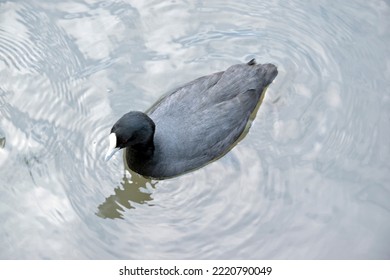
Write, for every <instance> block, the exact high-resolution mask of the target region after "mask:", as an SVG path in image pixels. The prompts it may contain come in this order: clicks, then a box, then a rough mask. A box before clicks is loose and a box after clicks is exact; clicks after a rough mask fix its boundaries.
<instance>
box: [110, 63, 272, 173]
mask: <svg viewBox="0 0 390 280" xmlns="http://www.w3.org/2000/svg"><path fill="white" fill-rule="evenodd" d="M277 73H278V72H277V69H276V67H275V66H274V65H272V64H256V62H255V61H254V60H251V61H250V62H248V63H246V64H237V65H233V66H231V67H229V68H228V69H227V70H226V71H224V72H218V73H214V74H211V75H208V76H204V77H201V78H198V79H196V80H194V81H192V82H189V83H187V84H185V85H183V86H181V87H179V88H177V89H176V90H174V91H173V92H171V93H170V94H168V95H167V96H165V97H163V98H162V99H161V100H160V101H158V102H157V103H156V104H155V105H153V106H152V107H151V108H150V109H149V110H148V111H147V112H146V115H145V114H144V113H141V112H130V113H128V114H126V115H127V116H126V115H125V116H124V117H122V118H121V119H120V120H119V121H118V122H117V123H116V124H115V125H114V127H113V129H112V130H111V132H112V133H115V134H116V137H117V139H118V142H120V141H122V142H124V143H123V145H124V146H126V148H127V149H126V150H127V151H126V160H127V163H128V165H129V167H130V169H132V170H134V171H135V172H137V173H139V174H141V175H144V176H147V177H153V178H167V177H173V176H176V175H180V174H182V173H185V172H188V171H190V170H194V169H196V168H199V167H201V166H203V165H205V164H207V163H209V162H210V161H212V160H214V159H216V158H218V157H220V156H222V155H223V154H224V153H226V152H227V151H228V150H229V148H231V146H232V144H234V143H235V142H236V141H237V139H238V138H239V137H240V135H241V134H242V132H243V130H244V128H245V126H246V124H247V122H248V120H249V117H250V115H251V113H252V112H253V111H254V109H255V108H256V105H257V104H258V102H259V101H260V99H261V95H262V94H263V93H264V90H265V88H266V87H267V86H268V85H269V84H270V83H271V82H272V81H273V80H274V78H275V77H276V75H277ZM133 122H136V124H132V123H133ZM152 123H154V125H153V124H152ZM144 126H147V127H149V128H147V129H145V131H146V132H145V131H144V132H143V133H140V132H137V131H138V130H142V129H144ZM126 127H127V128H126ZM126 129H127V130H133V132H132V133H128V131H127V132H126V133H125V134H126V135H125V136H124V137H122V138H124V139H120V138H121V135H120V134H123V133H122V132H121V131H126ZM153 129H154V130H155V131H154V135H153ZM148 132H149V133H148ZM141 134H150V135H147V136H139V137H138V138H139V140H140V138H143V140H142V141H141V140H140V141H133V140H131V141H128V139H131V138H132V137H133V138H134V137H135V138H137V137H136V136H137V135H141ZM118 147H119V148H123V147H120V146H118Z"/></svg>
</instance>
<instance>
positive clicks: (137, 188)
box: [96, 171, 158, 219]
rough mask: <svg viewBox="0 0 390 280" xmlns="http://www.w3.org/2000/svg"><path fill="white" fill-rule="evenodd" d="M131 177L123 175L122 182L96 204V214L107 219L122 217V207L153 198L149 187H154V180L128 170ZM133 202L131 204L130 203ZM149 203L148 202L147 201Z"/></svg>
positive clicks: (130, 207)
mask: <svg viewBox="0 0 390 280" xmlns="http://www.w3.org/2000/svg"><path fill="white" fill-rule="evenodd" d="M130 175H131V177H130V178H129V176H127V175H126V172H125V173H124V175H123V179H122V182H121V183H120V186H118V187H117V188H116V189H115V190H114V192H115V194H113V195H110V196H109V197H107V198H106V200H105V201H104V202H103V203H102V204H100V205H99V206H98V212H97V213H96V215H97V216H99V217H101V218H109V219H117V218H119V219H122V218H123V215H122V213H123V212H124V208H127V209H132V208H135V207H134V206H133V205H134V204H144V203H148V202H150V201H152V200H153V198H152V196H151V195H152V194H151V189H154V188H155V186H156V184H157V182H158V181H156V180H152V179H147V178H145V177H142V176H141V175H138V174H137V173H134V172H132V171H130ZM132 203H133V205H132ZM148 204H149V205H151V204H150V203H148Z"/></svg>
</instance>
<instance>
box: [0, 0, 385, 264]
mask: <svg viewBox="0 0 390 280" xmlns="http://www.w3.org/2000/svg"><path fill="white" fill-rule="evenodd" d="M389 18H390V6H389V4H388V3H387V2H386V1H381V0H374V1H363V0H356V1H344V2H339V3H338V4H337V5H330V3H329V1H326V0H319V1H311V2H310V3H309V2H305V3H302V1H296V0H292V1H279V0H276V1H260V0H253V1H242V2H240V1H232V0H229V1H222V0H221V1H219V0H215V1H181V0H179V1H170V2H169V1H157V0H156V1H154V0H151V1H131V3H130V2H129V1H94V0H80V1H73V0H70V1H60V2H58V1H27V0H26V1H24V0H20V1H0V222H1V224H2V226H1V227H0V248H1V250H0V258H2V259H7V258H12V259H39V258H45V259H56V258H57V259H70V258H78V259H82V258H84V259H85V258H87V259H94V258H95V259H111V258H115V259H118V258H122V259H129V258H131V259H134V258H141V259H175V258H179V259H180V258H186V259H194V258H195V259H196V258H199V259H216V258H221V259H244V258H250V259H255V258H256V259H265V258H272V259H291V258H296V259H332V258H333V259H343V258H352V259H361V258H381V259H383V258H387V259H389V258H390V246H389V242H388V236H389V235H390V222H389V221H390V209H389V207H388V203H387V202H388V201H390V187H389V184H388V182H389V181H390V165H389V160H388V159H389V156H390V146H389V144H388V143H389V141H388V140H389V129H388V128H389V127H390V95H389V91H388V89H389V88H390V59H389V57H390V53H389V47H388V46H389V45H390V28H389V21H388V19H389ZM251 58H256V60H257V61H258V62H259V63H266V62H270V63H274V64H275V65H277V67H278V71H279V74H278V77H277V78H276V80H275V82H274V83H273V84H271V85H270V86H269V89H268V90H267V93H266V95H265V97H264V100H263V102H262V104H261V106H260V107H259V108H258V111H257V116H256V118H255V119H254V120H253V122H252V125H251V129H250V130H249V131H248V130H246V132H247V135H246V136H245V138H243V139H240V140H241V141H240V142H239V143H238V144H237V145H236V146H235V147H234V148H233V149H232V150H231V151H230V152H229V153H228V154H226V155H225V156H223V157H222V158H220V159H219V160H217V161H215V162H213V163H211V164H209V165H207V166H205V167H203V168H201V169H199V170H196V171H194V172H191V173H188V174H185V175H183V176H179V177H176V178H172V179H168V180H163V181H158V182H157V181H150V180H147V179H144V178H142V177H140V176H138V175H137V174H134V173H131V172H129V171H125V172H124V171H123V170H124V169H125V164H124V161H123V159H122V158H121V157H120V156H117V157H115V158H113V159H111V160H110V162H109V163H106V162H105V161H104V160H103V158H104V154H105V151H106V148H107V146H108V138H107V137H108V134H109V131H110V128H111V126H112V124H113V123H114V122H115V121H116V120H118V118H119V117H120V116H122V115H123V114H124V113H126V112H128V111H130V110H140V111H145V110H147V109H148V108H150V106H151V105H152V104H153V103H154V102H155V101H156V100H158V99H159V98H160V97H161V96H162V95H163V94H164V93H166V92H169V91H170V90H172V89H174V88H176V87H177V86H179V85H182V84H184V83H186V82H188V81H191V80H193V79H195V78H197V77H200V76H203V75H205V74H209V73H212V72H217V71H221V70H224V69H226V68H227V67H229V66H230V65H232V64H235V63H240V62H245V61H249V60H250V59H251ZM151 205H153V207H150V206H151Z"/></svg>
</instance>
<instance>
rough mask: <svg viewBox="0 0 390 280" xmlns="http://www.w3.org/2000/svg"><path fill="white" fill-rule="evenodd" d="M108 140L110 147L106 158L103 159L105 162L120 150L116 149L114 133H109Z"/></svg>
mask: <svg viewBox="0 0 390 280" xmlns="http://www.w3.org/2000/svg"><path fill="white" fill-rule="evenodd" d="M108 139H110V146H109V147H108V151H107V153H106V156H105V157H104V160H105V161H108V160H109V159H110V158H111V157H112V156H113V155H114V154H115V153H116V152H117V151H119V150H120V148H116V135H115V133H111V134H110V136H108Z"/></svg>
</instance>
